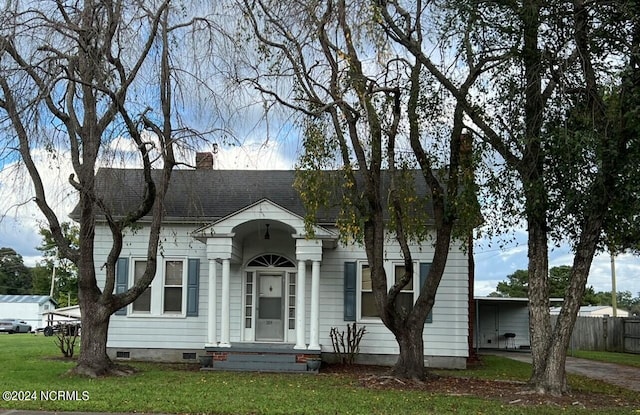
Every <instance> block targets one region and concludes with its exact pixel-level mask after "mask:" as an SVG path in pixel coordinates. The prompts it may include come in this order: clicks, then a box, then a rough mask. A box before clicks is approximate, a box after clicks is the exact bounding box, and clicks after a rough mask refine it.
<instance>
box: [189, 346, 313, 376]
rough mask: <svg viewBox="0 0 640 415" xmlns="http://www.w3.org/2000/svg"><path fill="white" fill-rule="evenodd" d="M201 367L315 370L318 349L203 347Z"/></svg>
mask: <svg viewBox="0 0 640 415" xmlns="http://www.w3.org/2000/svg"><path fill="white" fill-rule="evenodd" d="M205 353H206V354H205V356H202V357H201V359H200V361H201V369H200V370H228V371H247V372H297V373H318V369H319V362H320V358H321V351H320V350H299V349H296V348H295V344H289V343H282V344H274V343H232V344H231V345H230V346H228V347H218V346H206V347H205Z"/></svg>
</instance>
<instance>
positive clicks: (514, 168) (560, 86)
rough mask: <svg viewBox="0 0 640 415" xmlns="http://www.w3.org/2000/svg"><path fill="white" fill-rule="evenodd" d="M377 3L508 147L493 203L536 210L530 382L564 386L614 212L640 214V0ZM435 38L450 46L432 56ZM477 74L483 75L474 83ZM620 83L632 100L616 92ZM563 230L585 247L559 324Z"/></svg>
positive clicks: (523, 216)
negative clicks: (551, 263) (553, 307)
mask: <svg viewBox="0 0 640 415" xmlns="http://www.w3.org/2000/svg"><path fill="white" fill-rule="evenodd" d="M377 4H378V5H379V13H380V19H379V22H380V24H381V25H382V27H384V29H385V30H386V32H387V33H388V34H389V36H391V37H392V38H393V39H394V40H395V42H397V44H398V45H401V46H402V47H404V48H405V49H406V50H407V51H409V52H410V53H411V55H412V56H413V57H414V58H415V59H416V60H418V61H420V62H422V63H423V65H424V66H425V67H426V68H428V70H429V72H430V73H431V74H432V76H433V77H435V78H436V79H438V81H439V82H440V83H441V84H442V85H443V86H444V87H445V88H446V89H447V91H448V92H449V93H451V94H452V95H453V96H454V97H455V99H456V102H457V104H458V105H460V106H462V108H463V110H464V112H465V114H466V116H467V117H469V119H470V120H471V122H472V123H473V131H474V132H475V133H476V137H478V138H479V139H480V140H482V141H483V142H485V143H487V144H488V145H490V146H491V148H492V149H493V150H495V152H496V153H497V154H498V156H497V157H496V158H495V159H494V160H492V162H493V163H492V165H491V166H490V167H491V168H490V169H487V171H486V173H487V176H489V177H488V179H487V180H486V183H487V184H494V186H488V187H486V188H487V189H489V190H490V192H489V193H488V196H487V200H490V201H491V203H492V206H494V209H492V211H493V212H496V211H499V212H508V216H509V217H510V218H511V224H518V223H521V222H523V221H524V222H526V226H527V232H528V256H529V266H528V275H529V287H528V288H529V289H528V293H529V298H530V317H531V318H530V322H531V326H530V328H531V346H532V356H533V371H532V376H531V380H530V384H531V386H532V387H533V388H534V389H535V390H536V391H538V392H542V393H552V394H562V393H564V392H566V391H567V383H566V373H565V370H564V363H565V360H566V350H567V348H568V344H569V340H570V336H571V331H572V327H573V325H574V324H575V318H576V315H577V310H578V307H579V306H580V300H581V299H582V297H583V293H584V290H585V285H586V280H587V276H588V272H589V268H590V265H591V262H592V260H593V256H594V254H595V252H597V250H598V249H601V248H602V247H603V246H604V245H605V244H604V243H603V242H604V241H605V238H604V235H605V234H606V235H608V239H609V240H612V241H613V240H615V236H616V231H615V228H614V227H613V226H609V225H611V224H613V221H614V220H616V219H617V220H620V219H621V218H623V217H624V218H630V217H633V215H635V213H634V211H633V210H632V206H635V204H631V203H625V202H624V199H625V198H629V197H631V198H637V197H638V194H639V193H638V192H637V189H636V188H635V187H634V186H636V185H637V183H639V182H640V180H638V170H637V163H635V162H633V161H632V160H633V158H634V156H633V155H634V154H636V153H637V151H638V138H637V137H638V134H637V129H638V122H637V117H635V118H634V115H632V114H637V113H638V112H637V108H638V98H639V97H640V94H638V76H639V75H638V73H639V71H638V59H639V56H640V54H639V53H638V47H639V46H638V45H640V31H639V29H640V25H639V24H638V21H637V19H635V16H637V15H638V14H639V10H638V8H639V7H640V6H639V5H638V2H637V1H614V2H586V1H582V0H576V1H572V2H555V3H554V2H543V1H540V0H525V1H522V2H512V1H496V2H475V1H456V2H450V1H442V2H429V3H424V4H423V3H422V2H417V3H411V4H405V2H400V1H378V2H377ZM612 16H613V17H612ZM434 21H435V23H434ZM427 22H429V24H430V25H431V27H436V28H438V29H437V30H438V31H439V33H435V34H434V36H433V37H431V38H430V39H429V40H430V42H425V41H424V40H423V38H422V37H421V36H419V35H418V33H419V32H417V31H416V30H415V28H416V27H419V26H426V25H427ZM433 43H436V45H437V46H440V48H441V49H442V50H443V51H444V52H443V53H441V54H440V55H434V54H433V53H432V52H431V51H432V50H434V46H433ZM438 56H440V57H443V56H444V59H441V60H436V59H437V57H438ZM612 62H619V63H620V66H612V65H611V63H612ZM471 74H474V75H475V77H474V78H473V79H474V81H475V82H474V84H473V87H472V88H470V87H469V85H468V84H467V83H466V82H465V79H468V76H469V75H471ZM610 85H614V86H615V87H614V89H615V90H617V91H619V93H618V94H617V96H619V97H621V98H624V99H623V100H621V102H625V104H624V105H616V102H615V100H608V99H605V97H606V96H607V94H606V89H607V86H610ZM621 108H625V111H620V109H621ZM630 114H631V115H630ZM559 126H562V127H563V128H558V127H559ZM565 173H566V174H565ZM554 174H556V176H554ZM563 175H564V176H563ZM491 176H493V177H495V179H492V178H491ZM554 179H555V180H554ZM495 206H499V207H500V209H495ZM507 223H508V222H507ZM553 239H556V240H568V241H569V242H570V243H571V245H572V246H573V248H574V253H575V257H574V262H573V265H572V268H571V276H570V282H569V285H568V289H567V294H568V295H567V296H566V297H565V302H564V306H563V311H562V312H561V313H560V316H559V318H558V321H557V323H556V325H555V326H554V327H552V326H551V324H550V319H549V297H550V296H549V293H550V281H549V276H548V245H549V241H550V240H553Z"/></svg>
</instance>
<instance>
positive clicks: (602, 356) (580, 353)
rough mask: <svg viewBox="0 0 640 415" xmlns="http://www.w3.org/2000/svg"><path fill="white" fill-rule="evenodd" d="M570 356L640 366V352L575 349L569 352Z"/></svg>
mask: <svg viewBox="0 0 640 415" xmlns="http://www.w3.org/2000/svg"><path fill="white" fill-rule="evenodd" d="M569 356H573V357H580V358H582V359H589V360H597V361H600V362H607V363H617V364H619V365H626V366H635V367H640V354H632V353H612V352H593V351H587V350H573V351H570V352H569Z"/></svg>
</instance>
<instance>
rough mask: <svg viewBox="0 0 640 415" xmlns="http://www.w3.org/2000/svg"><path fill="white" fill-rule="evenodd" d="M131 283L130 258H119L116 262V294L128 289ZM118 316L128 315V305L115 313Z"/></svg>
mask: <svg viewBox="0 0 640 415" xmlns="http://www.w3.org/2000/svg"><path fill="white" fill-rule="evenodd" d="M128 285H129V258H118V261H117V262H116V294H120V293H123V292H125V291H127V286H128ZM114 314H115V315H116V316H126V315H127V307H126V306H124V307H122V308H121V309H120V310H117V311H116V312H115V313H114Z"/></svg>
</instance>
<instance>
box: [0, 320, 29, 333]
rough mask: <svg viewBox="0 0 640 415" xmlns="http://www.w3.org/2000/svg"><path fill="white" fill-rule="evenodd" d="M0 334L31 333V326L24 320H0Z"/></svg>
mask: <svg viewBox="0 0 640 415" xmlns="http://www.w3.org/2000/svg"><path fill="white" fill-rule="evenodd" d="M0 332H5V333H9V334H12V333H31V326H30V325H29V324H28V323H27V322H26V321H24V320H18V319H14V318H3V319H0Z"/></svg>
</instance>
